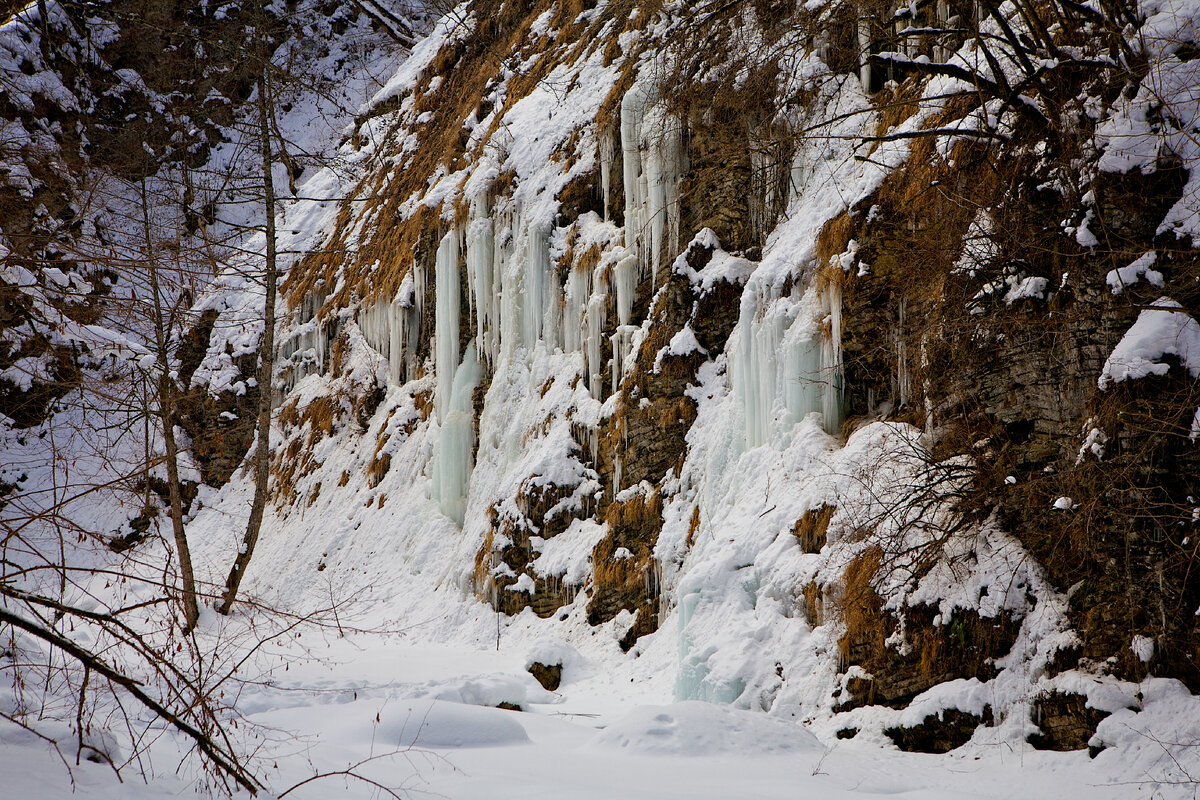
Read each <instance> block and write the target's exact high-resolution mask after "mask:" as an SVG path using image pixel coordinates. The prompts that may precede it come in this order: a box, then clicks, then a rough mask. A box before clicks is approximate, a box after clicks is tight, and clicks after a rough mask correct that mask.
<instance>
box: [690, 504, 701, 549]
mask: <svg viewBox="0 0 1200 800" xmlns="http://www.w3.org/2000/svg"><path fill="white" fill-rule="evenodd" d="M699 531H700V506H695V507H694V508H693V509H692V518H691V520H690V521H689V522H688V532H687V546H688V548H689V549H690V548H691V547H692V546H693V545H694V544H696V534H697V533H698V532H699Z"/></svg>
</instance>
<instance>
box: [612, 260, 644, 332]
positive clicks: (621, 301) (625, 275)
mask: <svg viewBox="0 0 1200 800" xmlns="http://www.w3.org/2000/svg"><path fill="white" fill-rule="evenodd" d="M637 279H638V275H637V259H636V258H635V257H634V256H627V257H626V258H623V259H621V260H620V261H618V262H617V263H616V265H615V266H614V267H613V286H615V287H616V290H617V324H619V325H628V324H629V323H630V321H631V320H632V319H633V299H634V296H635V295H636V293H637V283H638V280H637Z"/></svg>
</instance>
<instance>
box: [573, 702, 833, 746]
mask: <svg viewBox="0 0 1200 800" xmlns="http://www.w3.org/2000/svg"><path fill="white" fill-rule="evenodd" d="M589 746H591V747H594V748H602V749H622V750H626V749H627V750H631V751H633V752H637V753H645V754H651V755H672V756H714V755H725V754H744V755H759V754H764V753H791V752H804V751H821V750H824V749H825V748H824V747H823V746H822V744H821V743H820V742H819V741H817V737H815V736H813V735H812V734H811V733H809V732H808V731H807V730H805V729H804V728H802V727H800V726H798V725H796V724H795V723H791V722H785V721H783V720H778V719H773V718H771V717H765V716H763V715H761V714H755V713H752V712H749V711H742V710H739V709H736V708H728V707H724V706H716V705H712V704H709V703H701V702H698V701H694V700H692V701H685V702H680V703H672V704H671V705H666V706H642V707H640V708H637V709H634V710H633V711H632V712H630V713H629V714H627V715H626V716H624V717H622V718H621V719H619V720H617V721H616V722H614V723H612V724H611V725H609V726H608V727H607V728H605V729H604V730H603V731H602V732H600V733H598V734H597V735H596V736H595V737H594V738H593V739H592V741H591V742H590V744H589Z"/></svg>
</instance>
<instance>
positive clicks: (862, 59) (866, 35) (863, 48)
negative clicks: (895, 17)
mask: <svg viewBox="0 0 1200 800" xmlns="http://www.w3.org/2000/svg"><path fill="white" fill-rule="evenodd" d="M858 82H859V83H861V84H862V90H863V92H864V93H866V94H870V93H871V21H870V20H869V19H860V20H859V21H858Z"/></svg>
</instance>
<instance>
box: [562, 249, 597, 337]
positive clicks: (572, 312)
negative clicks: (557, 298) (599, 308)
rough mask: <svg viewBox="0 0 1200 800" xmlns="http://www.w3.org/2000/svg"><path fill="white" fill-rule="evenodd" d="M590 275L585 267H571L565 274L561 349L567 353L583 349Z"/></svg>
mask: <svg viewBox="0 0 1200 800" xmlns="http://www.w3.org/2000/svg"><path fill="white" fill-rule="evenodd" d="M591 277H592V276H591V274H590V273H589V272H588V271H587V270H586V269H579V268H575V269H572V270H571V274H570V275H568V276H567V294H566V299H565V304H564V309H563V349H564V350H566V351H567V352H568V353H580V352H583V349H584V339H585V336H586V333H585V331H586V328H587V311H588V300H589V295H590V288H591V287H590V286H589V284H590V283H591Z"/></svg>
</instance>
